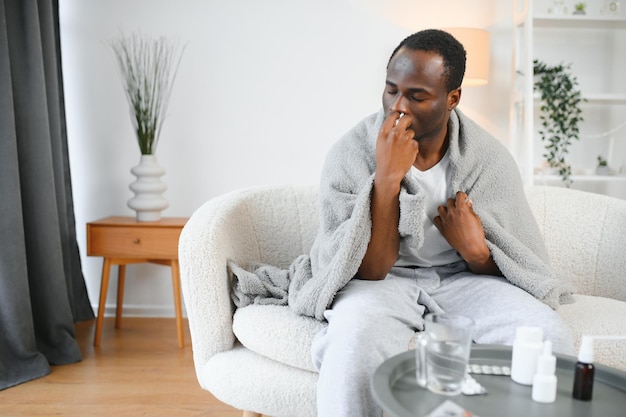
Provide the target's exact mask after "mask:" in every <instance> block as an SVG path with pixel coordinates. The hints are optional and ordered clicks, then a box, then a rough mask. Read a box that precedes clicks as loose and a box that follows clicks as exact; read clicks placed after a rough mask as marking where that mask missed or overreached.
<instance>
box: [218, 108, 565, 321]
mask: <svg viewBox="0 0 626 417" xmlns="http://www.w3.org/2000/svg"><path fill="white" fill-rule="evenodd" d="M383 120H384V113H383V111H382V110H381V111H379V112H378V113H375V114H373V115H371V116H369V117H368V118H366V119H364V120H363V121H362V122H361V123H359V124H358V125H357V126H355V127H354V128H353V129H352V130H351V131H349V132H348V133H347V134H346V135H345V136H344V137H342V138H341V139H340V140H339V141H338V142H337V143H336V144H335V145H334V146H333V147H332V148H331V150H330V152H329V153H328V156H327V158H326V161H325V164H324V169H323V173H322V178H321V182H320V191H319V199H320V226H319V230H318V234H317V236H316V239H315V241H314V243H313V246H312V248H311V252H310V254H303V255H301V256H299V257H298V258H297V259H295V260H294V262H293V263H292V264H291V266H290V268H289V269H288V270H282V269H279V268H276V267H273V266H271V265H253V266H251V267H250V268H249V269H250V270H245V269H243V268H241V267H239V266H238V265H236V264H235V263H232V262H231V263H230V264H229V266H230V269H231V272H232V273H233V293H232V298H233V301H234V302H235V305H236V306H237V307H243V306H246V305H249V304H252V303H256V304H287V305H289V307H291V308H292V309H293V310H294V311H295V312H297V313H299V314H302V315H306V316H311V317H315V318H317V319H319V320H323V319H324V316H323V313H324V311H325V310H326V309H327V308H328V307H329V306H330V305H331V303H332V301H333V298H334V296H335V294H336V293H337V292H338V291H339V290H340V289H341V288H343V286H344V285H346V284H347V283H348V281H350V280H351V279H352V278H353V277H354V276H355V275H356V273H357V270H358V268H359V265H360V264H361V260H362V259H363V257H364V256H365V251H366V249H367V245H368V242H369V240H370V233H371V217H370V196H371V191H372V187H373V184H374V181H373V180H374V172H375V170H376V159H375V158H376V138H377V136H378V131H379V129H380V126H381V125H382V122H383ZM448 128H449V140H450V145H449V151H448V152H449V156H450V167H451V170H452V181H451V182H452V188H453V189H454V190H455V191H463V192H465V193H467V194H468V196H469V197H471V199H472V201H473V207H474V210H475V211H476V213H477V214H478V216H479V217H480V219H481V221H482V224H483V227H484V230H485V237H486V239H487V245H488V247H489V249H490V250H491V254H492V257H493V259H494V261H495V262H496V264H497V265H498V267H499V268H500V271H502V273H503V274H504V276H505V277H506V279H507V280H508V281H509V282H511V283H512V284H514V285H516V286H518V287H520V288H522V289H524V290H526V291H527V292H529V293H530V294H532V295H533V296H534V297H536V298H537V299H539V300H541V301H543V302H544V303H546V304H547V305H549V306H550V307H552V308H555V309H556V308H557V307H558V305H559V303H566V302H571V300H572V298H571V292H572V291H571V289H570V288H566V287H563V286H562V284H561V283H560V282H559V281H558V280H557V279H556V278H555V277H554V276H553V274H552V272H551V271H550V268H549V260H548V255H547V251H546V249H545V247H544V244H543V240H542V238H541V235H540V232H539V228H538V226H537V224H536V222H535V219H534V217H533V215H532V212H531V210H530V207H529V205H528V202H527V200H526V196H525V194H524V190H523V186H522V183H521V178H520V175H519V172H518V169H517V165H516V163H515V161H514V160H513V158H512V156H511V155H510V153H509V152H508V151H507V150H506V148H504V146H503V145H502V144H501V143H500V142H498V141H497V140H496V139H495V138H493V137H492V136H491V135H490V134H489V133H488V132H486V131H485V130H484V129H482V128H481V127H480V126H478V125H477V124H476V123H474V122H473V121H472V120H470V119H469V118H467V117H466V116H465V115H463V113H462V112H460V111H459V110H458V109H457V110H454V111H453V112H452V114H451V117H450V122H449V126H448ZM422 197H423V191H422V190H421V188H420V187H419V185H418V184H417V183H416V182H415V181H413V180H412V178H411V177H410V176H409V175H407V176H406V177H405V178H404V180H403V182H402V186H401V192H400V222H399V225H398V231H399V233H400V237H401V239H406V240H407V241H408V242H409V244H411V245H414V246H416V247H421V245H423V244H424V236H423V230H422V227H421V222H420V218H421V213H422V212H423V210H424V204H423V198H422ZM400 269H401V268H397V267H394V268H393V269H392V270H391V272H390V274H398V275H400V274H401V272H402V271H401V270H400ZM402 275H403V274H402Z"/></svg>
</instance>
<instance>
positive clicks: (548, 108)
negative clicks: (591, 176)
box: [533, 59, 584, 187]
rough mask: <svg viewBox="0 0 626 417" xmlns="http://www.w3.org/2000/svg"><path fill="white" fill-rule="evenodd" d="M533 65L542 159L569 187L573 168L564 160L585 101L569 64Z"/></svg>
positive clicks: (575, 134) (536, 63) (540, 62)
mask: <svg viewBox="0 0 626 417" xmlns="http://www.w3.org/2000/svg"><path fill="white" fill-rule="evenodd" d="M533 64H534V65H533V73H534V75H535V82H534V89H535V90H536V91H538V92H539V93H540V100H541V105H540V108H539V109H540V114H539V119H540V120H541V128H540V129H539V135H540V137H541V140H542V141H543V142H544V143H545V151H546V152H545V153H544V154H543V157H544V158H546V162H548V165H549V166H550V167H551V168H555V169H557V170H558V172H559V175H560V176H561V179H562V180H563V183H564V184H565V186H567V187H569V186H570V185H571V183H572V179H571V175H572V169H571V166H570V164H569V163H568V162H567V160H566V157H567V154H568V153H569V147H570V145H571V144H572V141H574V140H578V139H579V133H580V130H579V127H578V125H579V123H580V122H582V121H583V117H582V110H581V108H580V104H581V102H583V101H584V99H583V98H582V94H581V91H580V88H579V87H578V79H577V78H576V77H575V76H574V75H572V74H571V71H570V67H571V65H563V64H559V65H553V66H551V65H548V64H546V63H545V62H542V61H539V60H537V59H535V60H534V61H533Z"/></svg>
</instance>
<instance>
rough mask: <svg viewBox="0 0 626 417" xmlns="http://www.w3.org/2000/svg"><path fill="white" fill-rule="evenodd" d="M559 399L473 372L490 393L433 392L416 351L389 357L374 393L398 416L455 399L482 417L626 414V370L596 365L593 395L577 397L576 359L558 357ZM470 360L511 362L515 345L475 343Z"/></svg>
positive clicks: (377, 374)
mask: <svg viewBox="0 0 626 417" xmlns="http://www.w3.org/2000/svg"><path fill="white" fill-rule="evenodd" d="M556 357H557V364H556V366H557V370H556V376H557V379H558V386H557V398H556V402H554V403H552V404H542V403H537V402H535V401H533V400H532V399H531V391H532V387H530V386H526V385H520V384H517V383H515V382H513V380H512V379H511V377H509V376H496V375H472V376H473V377H474V379H476V380H477V381H478V382H480V384H481V385H483V386H484V387H485V388H486V389H487V392H488V393H487V394H486V395H476V396H465V395H458V396H455V397H448V396H444V395H438V394H433V393H431V392H430V391H428V390H427V389H425V388H421V387H420V386H418V385H417V381H416V380H415V352H414V351H408V352H404V353H401V354H400V355H397V356H394V357H393V358H390V359H389V360H387V361H385V362H384V363H383V364H382V365H381V366H379V367H378V369H377V370H376V372H375V373H374V378H373V381H372V383H373V389H374V396H375V398H376V400H377V401H378V402H379V404H380V405H381V406H382V407H383V409H384V410H385V411H386V412H387V413H388V414H389V415H390V416H393V417H420V416H425V415H427V414H428V413H430V412H431V411H432V410H433V409H434V408H435V407H437V406H438V405H439V404H441V403H443V402H444V401H446V400H452V401H454V402H455V403H457V404H459V405H460V406H461V407H464V408H465V409H466V410H468V411H470V412H472V413H474V414H476V415H478V416H480V417H502V416H507V417H518V416H519V417H528V416H541V417H551V416H559V417H572V416H581V417H582V416H585V417H588V416H597V417H612V416H615V417H624V416H626V373H625V372H622V371H619V370H616V369H613V368H609V367H607V366H602V365H599V364H597V365H595V368H596V369H595V378H594V384H593V398H592V400H591V401H580V400H576V399H574V398H572V389H573V385H574V367H575V365H576V358H574V357H571V356H565V355H558V354H557V355H556ZM470 363H480V364H487V365H500V366H510V365H511V347H510V346H499V345H474V346H472V353H471V356H470Z"/></svg>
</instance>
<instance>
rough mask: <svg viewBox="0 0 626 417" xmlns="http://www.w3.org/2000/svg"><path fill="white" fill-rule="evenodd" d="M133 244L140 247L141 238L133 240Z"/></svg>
mask: <svg viewBox="0 0 626 417" xmlns="http://www.w3.org/2000/svg"><path fill="white" fill-rule="evenodd" d="M133 243H134V244H135V245H138V244H140V243H141V240H139V238H138V237H137V238H135V239H134V240H133Z"/></svg>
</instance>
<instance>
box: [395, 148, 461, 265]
mask: <svg viewBox="0 0 626 417" xmlns="http://www.w3.org/2000/svg"><path fill="white" fill-rule="evenodd" d="M409 174H410V175H411V176H412V177H413V178H414V179H415V180H416V181H417V182H418V183H419V184H420V186H421V187H422V189H423V190H424V194H425V195H426V201H425V206H424V207H425V212H424V216H423V217H422V225H423V228H424V244H423V245H422V247H421V248H419V249H416V248H414V247H410V246H409V245H408V244H407V242H406V240H405V239H403V240H401V241H400V253H399V256H398V260H397V261H396V263H395V266H408V267H416V266H417V267H431V266H443V265H449V264H451V263H454V262H457V261H460V260H462V258H461V256H460V255H459V254H458V253H457V251H456V250H454V249H453V248H452V246H450V244H448V241H447V240H446V239H445V238H444V237H443V236H442V235H441V233H440V232H439V230H438V229H437V226H435V223H433V219H434V218H435V217H436V216H438V215H439V212H438V211H437V207H439V206H440V205H447V200H448V198H450V197H452V193H453V191H452V187H451V186H450V176H451V173H450V157H449V156H448V152H446V154H445V155H444V157H443V158H442V159H441V161H439V162H438V163H437V165H435V166H434V167H432V168H430V169H429V170H427V171H420V170H419V169H417V168H415V167H411V170H410V171H409Z"/></svg>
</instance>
